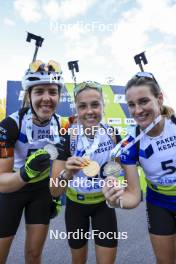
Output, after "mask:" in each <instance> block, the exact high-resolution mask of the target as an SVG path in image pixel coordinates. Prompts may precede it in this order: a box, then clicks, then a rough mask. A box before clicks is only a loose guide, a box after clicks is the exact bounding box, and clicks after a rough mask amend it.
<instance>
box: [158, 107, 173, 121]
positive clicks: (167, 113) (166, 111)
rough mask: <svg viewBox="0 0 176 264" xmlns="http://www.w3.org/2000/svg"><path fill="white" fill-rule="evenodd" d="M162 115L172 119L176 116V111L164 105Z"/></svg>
mask: <svg viewBox="0 0 176 264" xmlns="http://www.w3.org/2000/svg"><path fill="white" fill-rule="evenodd" d="M161 115H163V116H166V117H167V118H171V116H173V115H175V111H174V109H173V108H172V107H170V106H167V105H163V106H162V108H161Z"/></svg>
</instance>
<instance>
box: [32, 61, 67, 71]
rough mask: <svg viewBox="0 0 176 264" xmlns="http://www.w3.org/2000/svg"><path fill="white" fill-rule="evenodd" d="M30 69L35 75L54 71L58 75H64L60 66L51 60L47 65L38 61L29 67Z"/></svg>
mask: <svg viewBox="0 0 176 264" xmlns="http://www.w3.org/2000/svg"><path fill="white" fill-rule="evenodd" d="M29 69H30V71H31V72H33V73H34V72H38V71H46V72H49V71H54V72H56V73H62V70H61V66H60V64H59V63H57V62H56V61H54V60H50V61H49V62H48V64H45V63H44V62H43V61H41V60H36V61H34V62H32V63H31V64H30V65H29Z"/></svg>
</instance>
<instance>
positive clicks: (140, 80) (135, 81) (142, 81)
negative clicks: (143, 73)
mask: <svg viewBox="0 0 176 264" xmlns="http://www.w3.org/2000/svg"><path fill="white" fill-rule="evenodd" d="M140 85H146V86H148V87H149V88H150V91H151V93H152V94H153V96H154V97H156V98H158V96H159V95H160V93H161V88H160V86H159V84H158V82H157V81H156V80H155V78H153V79H152V78H149V77H138V76H135V77H133V78H132V79H130V80H129V81H128V82H127V85H126V87H125V94H126V92H127V91H128V90H129V89H130V88H131V87H132V86H140ZM161 115H163V116H166V117H168V118H170V117H171V116H172V115H175V111H174V109H173V108H172V107H170V106H167V105H162V107H161Z"/></svg>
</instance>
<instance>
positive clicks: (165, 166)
mask: <svg viewBox="0 0 176 264" xmlns="http://www.w3.org/2000/svg"><path fill="white" fill-rule="evenodd" d="M133 138H134V135H131V136H130V137H129V141H131V140H132V139H133ZM138 160H139V162H140V165H141V167H142V168H143V169H144V172H145V176H146V180H147V184H148V187H149V188H150V190H148V191H147V199H148V201H149V200H150V202H152V203H155V204H156V202H155V198H157V199H156V200H158V199H159V200H160V202H159V203H157V205H160V206H164V205H166V203H168V200H169V203H173V206H171V207H170V206H169V205H167V206H166V207H167V208H170V209H171V208H175V209H174V210H176V126H175V124H174V123H173V122H172V121H171V120H170V119H165V124H164V129H163V131H162V133H161V134H160V135H159V136H157V137H150V136H148V135H144V136H143V137H142V138H141V140H140V148H139V150H138V149H137V145H133V146H132V147H131V148H130V149H129V150H128V151H127V152H126V153H123V154H122V155H121V162H122V163H123V164H124V165H133V164H136V163H137V161H138ZM166 196H167V197H166Z"/></svg>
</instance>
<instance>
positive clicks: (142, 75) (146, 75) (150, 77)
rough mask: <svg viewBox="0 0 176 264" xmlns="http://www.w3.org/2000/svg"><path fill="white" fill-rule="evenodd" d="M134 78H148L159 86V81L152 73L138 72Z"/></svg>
mask: <svg viewBox="0 0 176 264" xmlns="http://www.w3.org/2000/svg"><path fill="white" fill-rule="evenodd" d="M134 77H138V78H148V79H152V80H153V81H154V82H155V83H156V84H157V85H158V86H159V84H158V82H157V80H156V79H155V77H154V75H153V74H152V73H150V72H138V73H136V74H135V76H134Z"/></svg>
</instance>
